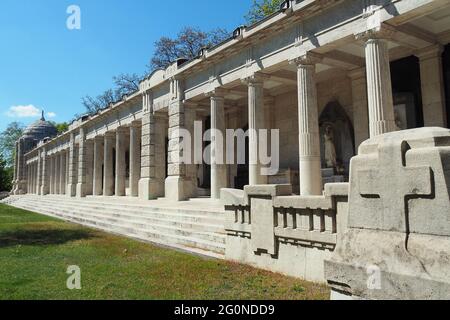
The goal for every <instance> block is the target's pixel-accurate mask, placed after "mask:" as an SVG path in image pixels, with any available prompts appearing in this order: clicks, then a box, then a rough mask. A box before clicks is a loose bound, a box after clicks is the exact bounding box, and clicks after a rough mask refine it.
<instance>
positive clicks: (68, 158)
mask: <svg viewBox="0 0 450 320" xmlns="http://www.w3.org/2000/svg"><path fill="white" fill-rule="evenodd" d="M69 164H70V151H69V150H67V151H66V188H65V189H66V190H65V191H66V192H65V194H66V196H67V195H68V193H69V191H68V189H67V184H68V181H69V168H70V166H69Z"/></svg>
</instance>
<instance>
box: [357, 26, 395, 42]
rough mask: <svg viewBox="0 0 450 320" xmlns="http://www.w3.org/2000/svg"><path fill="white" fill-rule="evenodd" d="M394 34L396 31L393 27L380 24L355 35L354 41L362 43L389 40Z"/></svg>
mask: <svg viewBox="0 0 450 320" xmlns="http://www.w3.org/2000/svg"><path fill="white" fill-rule="evenodd" d="M396 32H397V30H396V29H395V28H394V27H392V26H389V25H387V24H380V25H379V26H377V27H374V28H371V29H368V30H365V31H363V32H361V33H357V34H355V39H356V40H363V41H371V40H389V39H392V38H393V37H394V34H395V33H396Z"/></svg>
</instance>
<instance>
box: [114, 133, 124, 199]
mask: <svg viewBox="0 0 450 320" xmlns="http://www.w3.org/2000/svg"><path fill="white" fill-rule="evenodd" d="M125 130H126V129H125V128H122V127H121V128H117V130H116V183H115V195H116V197H123V196H125V182H126V178H127V177H126V159H125V151H126V144H127V139H126V138H127V136H126V134H125Z"/></svg>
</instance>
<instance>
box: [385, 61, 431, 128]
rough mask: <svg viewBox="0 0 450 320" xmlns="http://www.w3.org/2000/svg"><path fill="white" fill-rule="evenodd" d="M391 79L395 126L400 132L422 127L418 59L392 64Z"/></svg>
mask: <svg viewBox="0 0 450 320" xmlns="http://www.w3.org/2000/svg"><path fill="white" fill-rule="evenodd" d="M391 77H392V93H393V98H394V111H395V120H396V124H397V126H398V127H399V128H400V129H402V130H405V129H413V128H420V127H423V126H424V121H423V111H422V87H421V83H420V65H419V59H418V58H417V57H415V56H410V57H406V58H403V59H400V60H396V61H394V62H392V63H391Z"/></svg>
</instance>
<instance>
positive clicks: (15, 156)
mask: <svg viewBox="0 0 450 320" xmlns="http://www.w3.org/2000/svg"><path fill="white" fill-rule="evenodd" d="M18 154H19V141H16V142H15V144H14V172H13V181H12V182H13V187H12V191H11V192H12V193H15V191H16V190H17V167H18V163H19V162H18Z"/></svg>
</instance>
